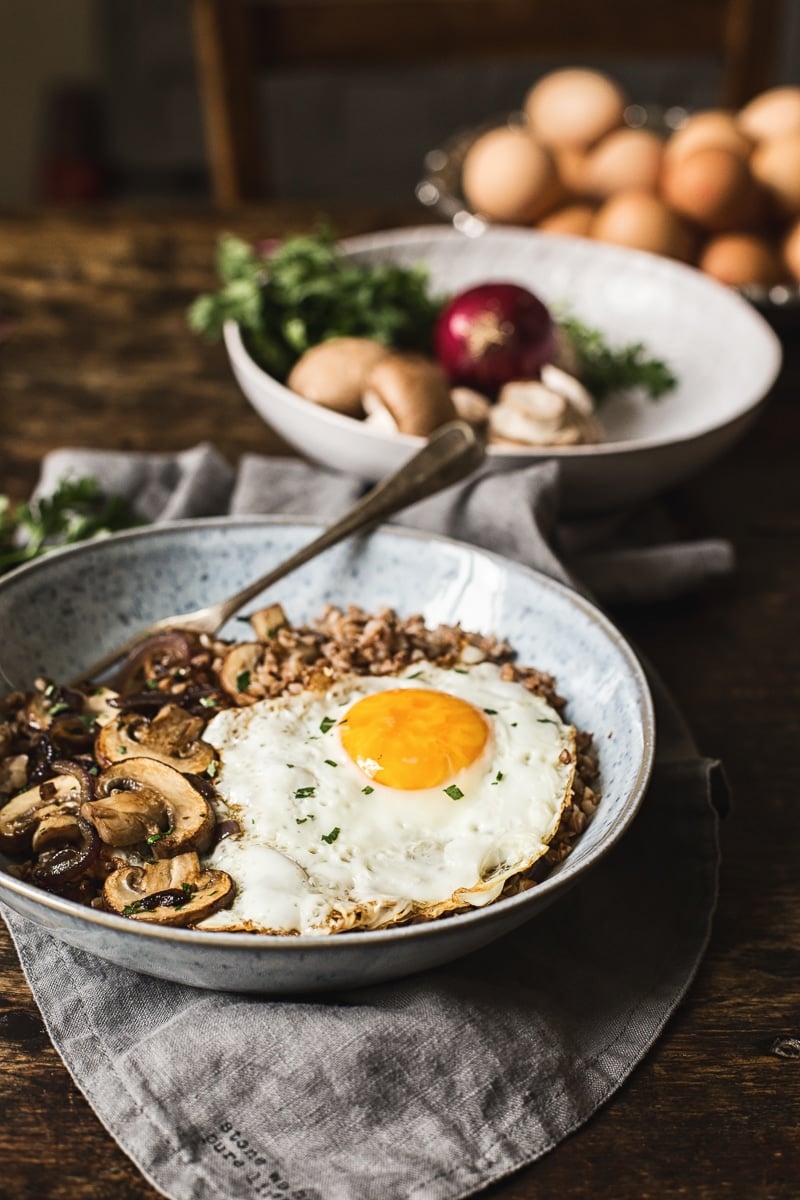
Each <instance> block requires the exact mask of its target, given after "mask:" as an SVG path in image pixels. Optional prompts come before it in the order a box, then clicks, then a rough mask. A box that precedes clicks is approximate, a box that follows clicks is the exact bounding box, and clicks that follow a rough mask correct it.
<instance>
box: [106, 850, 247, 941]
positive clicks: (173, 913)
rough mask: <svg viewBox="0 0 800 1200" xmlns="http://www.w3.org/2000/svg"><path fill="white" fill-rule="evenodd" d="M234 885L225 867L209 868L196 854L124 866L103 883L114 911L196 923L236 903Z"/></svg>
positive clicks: (141, 917) (142, 918)
mask: <svg viewBox="0 0 800 1200" xmlns="http://www.w3.org/2000/svg"><path fill="white" fill-rule="evenodd" d="M235 894H236V890H235V885H234V882H233V880H232V879H231V877H230V875H228V874H226V872H225V871H210V870H209V871H206V870H203V869H202V868H201V866H200V861H199V859H198V857H197V855H196V854H193V853H191V852H189V853H188V854H178V855H176V856H175V857H174V858H169V859H164V860H162V861H160V862H156V863H152V864H148V865H146V866H141V867H135V866H125V867H120V868H119V869H118V870H116V871H114V872H113V873H112V874H111V875H109V876H108V878H107V879H106V881H105V884H104V885H103V899H104V900H105V903H106V905H107V906H108V908H110V909H111V910H112V911H113V912H116V913H120V914H121V915H122V916H125V917H132V918H133V919H134V920H137V921H148V922H152V923H154V924H159V925H195V924H196V923H197V922H198V921H202V920H203V918H204V917H210V916H211V914H212V913H215V912H216V911H217V910H218V909H220V908H227V907H228V906H229V905H230V904H232V903H233V898H234V896H235Z"/></svg>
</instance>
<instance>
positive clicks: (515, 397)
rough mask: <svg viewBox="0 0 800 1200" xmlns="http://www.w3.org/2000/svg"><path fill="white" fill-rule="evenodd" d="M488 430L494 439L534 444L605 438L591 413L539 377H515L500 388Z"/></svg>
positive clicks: (543, 444) (549, 444)
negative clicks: (578, 406) (545, 383)
mask: <svg viewBox="0 0 800 1200" xmlns="http://www.w3.org/2000/svg"><path fill="white" fill-rule="evenodd" d="M489 431H490V437H491V439H492V440H494V439H497V438H502V439H504V440H507V441H512V442H519V443H522V444H524V445H532V446H574V445H577V444H578V443H581V442H598V441H600V440H601V439H602V432H601V430H600V426H599V424H598V423H597V421H596V420H595V418H594V417H593V416H592V415H591V413H589V414H587V413H585V412H583V411H581V410H580V409H578V408H576V407H575V406H574V405H573V404H572V403H571V401H570V399H569V398H568V397H567V396H565V395H563V394H562V393H561V392H557V391H554V390H553V388H551V387H546V386H545V385H544V383H541V382H540V381H539V380H537V379H518V380H513V381H512V382H510V383H507V384H505V385H504V386H503V387H502V388H501V389H500V395H499V396H498V399H497V403H496V404H495V405H494V406H493V408H492V410H491V412H490V414H489Z"/></svg>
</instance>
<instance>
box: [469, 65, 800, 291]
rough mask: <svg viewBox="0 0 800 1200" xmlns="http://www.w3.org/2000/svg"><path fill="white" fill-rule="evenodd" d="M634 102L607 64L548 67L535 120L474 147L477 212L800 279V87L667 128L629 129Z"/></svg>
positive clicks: (752, 274)
mask: <svg viewBox="0 0 800 1200" xmlns="http://www.w3.org/2000/svg"><path fill="white" fill-rule="evenodd" d="M627 108H628V100H627V98H626V96H625V94H624V92H623V90H622V89H621V88H620V87H619V86H618V85H617V83H616V82H614V80H612V79H609V78H608V77H607V76H606V75H603V74H601V73H600V72H598V71H590V70H585V69H580V68H569V69H565V70H560V71H553V72H551V73H550V74H548V75H546V76H544V77H543V78H542V79H540V80H539V81H538V82H537V83H536V84H535V85H534V86H533V87H532V88H531V90H530V91H529V92H528V94H527V96H526V97H525V103H524V116H525V120H524V123H523V124H520V125H512V124H508V125H504V126H500V127H497V128H495V129H491V130H489V131H488V132H487V133H484V134H482V135H480V136H479V137H478V138H477V139H476V140H475V141H474V142H473V143H472V144H471V145H470V147H469V148H468V150H467V152H466V155H465V157H464V161H463V168H462V180H461V182H462V191H463V193H464V197H465V199H466V201H467V203H468V204H469V206H470V208H471V209H472V210H473V211H474V212H476V213H478V214H480V215H481V216H483V217H485V218H486V219H487V220H489V221H491V222H498V223H509V224H515V225H520V224H524V225H534V226H536V227H537V228H538V229H544V230H549V231H551V232H557V233H558V232H560V233H570V234H576V235H578V236H583V237H590V238H596V239H597V240H599V241H604V242H615V243H618V244H619V245H624V246H632V247H635V248H637V249H640V250H649V251H651V252H653V253H656V254H664V255H667V256H669V257H672V258H677V259H681V260H683V261H684V262H690V263H693V264H695V265H697V266H699V267H700V268H701V269H702V270H703V271H705V272H707V273H708V274H709V275H712V276H714V277H715V278H716V279H719V280H720V281H721V282H723V283H726V284H730V285H733V286H737V287H740V286H746V285H757V286H760V287H764V288H770V287H773V286H774V285H776V284H781V283H796V282H798V281H800V87H777V88H772V89H770V90H769V91H766V92H762V93H761V95H759V96H756V97H755V98H754V99H753V100H751V101H750V102H749V103H748V104H746V105H745V106H744V107H743V108H742V109H740V110H739V111H738V112H734V111H730V110H724V109H709V110H706V111H700V112H695V113H693V114H692V115H690V116H688V117H687V118H686V120H685V122H684V123H683V124H682V125H681V126H680V127H679V128H678V129H677V130H675V131H674V132H669V133H667V135H662V134H660V133H657V132H655V131H654V130H653V129H651V128H647V127H642V128H631V127H630V126H629V125H627V124H626V123H625V113H626V110H627Z"/></svg>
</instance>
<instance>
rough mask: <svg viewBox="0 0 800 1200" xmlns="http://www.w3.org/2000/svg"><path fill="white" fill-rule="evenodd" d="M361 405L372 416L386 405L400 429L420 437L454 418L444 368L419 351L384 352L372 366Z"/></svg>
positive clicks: (453, 406)
mask: <svg viewBox="0 0 800 1200" xmlns="http://www.w3.org/2000/svg"><path fill="white" fill-rule="evenodd" d="M364 409H365V411H366V412H367V413H369V414H371V415H372V416H375V415H376V414H377V413H379V412H380V410H381V409H385V410H386V411H387V412H388V414H389V416H391V417H392V419H393V421H394V423H395V425H396V427H397V429H398V430H399V431H400V433H410V434H417V435H418V436H420V437H427V436H428V435H429V434H431V433H433V431H434V429H438V428H439V426H440V425H445V424H446V423H447V422H448V421H453V420H455V418H456V409H455V405H454V404H453V401H452V399H451V398H450V386H449V384H448V381H447V376H446V375H445V372H444V370H443V368H442V367H440V366H439V364H438V363H436V362H434V360H433V359H430V358H425V357H424V356H423V355H418V354H387V355H385V357H383V358H382V359H381V360H380V361H379V362H378V363H377V364H376V365H375V366H374V367H373V368H372V370H371V371H370V373H369V376H368V378H367V380H366V386H365V391H364Z"/></svg>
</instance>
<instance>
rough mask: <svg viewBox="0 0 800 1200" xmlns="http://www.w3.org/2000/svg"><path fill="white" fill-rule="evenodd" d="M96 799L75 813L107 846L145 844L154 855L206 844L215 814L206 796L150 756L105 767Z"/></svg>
mask: <svg viewBox="0 0 800 1200" xmlns="http://www.w3.org/2000/svg"><path fill="white" fill-rule="evenodd" d="M95 795H96V797H97V798H96V799H95V800H91V801H90V802H89V803H87V804H84V805H83V806H82V808H81V815H82V816H84V817H85V818H86V820H87V821H91V823H92V825H94V827H95V829H96V830H97V832H98V833H99V835H100V837H101V839H102V840H103V841H104V842H105V843H106V845H107V846H115V847H121V846H135V845H140V844H142V843H146V844H147V845H148V846H149V847H150V850H151V851H152V853H153V854H154V855H155V857H156V858H159V859H160V858H170V857H171V856H172V855H174V854H182V853H184V852H185V851H187V850H196V851H199V852H200V853H201V854H202V853H203V851H204V850H207V849H208V847H209V846H210V845H211V840H212V838H213V835H214V826H215V823H216V818H215V816H214V810H213V809H212V807H211V804H210V803H209V801H208V799H207V797H206V796H205V795H204V794H203V792H202V791H201V790H200V788H199V787H198V786H197V785H195V784H194V783H193V782H192V781H191V780H190V779H188V778H187V777H186V776H185V775H183V774H181V772H180V771H176V770H175V768H174V767H170V766H168V765H167V764H166V763H163V762H159V761H158V760H157V759H152V758H144V757H137V758H130V759H127V760H126V761H124V762H120V763H114V764H112V766H110V767H107V768H106V769H105V771H103V772H102V774H101V775H100V776H99V777H98V779H97V782H96V785H95Z"/></svg>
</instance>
